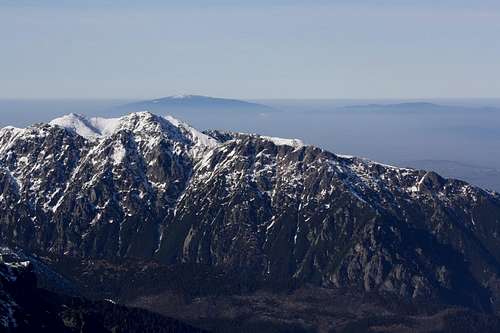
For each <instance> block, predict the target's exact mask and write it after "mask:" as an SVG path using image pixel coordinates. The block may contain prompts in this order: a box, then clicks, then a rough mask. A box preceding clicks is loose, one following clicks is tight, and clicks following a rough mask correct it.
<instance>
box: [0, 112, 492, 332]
mask: <svg viewBox="0 0 500 333" xmlns="http://www.w3.org/2000/svg"><path fill="white" fill-rule="evenodd" d="M0 239H1V241H2V244H7V245H11V246H19V247H22V248H24V249H25V250H27V251H30V252H35V253H40V254H44V255H46V256H47V257H53V258H65V257H75V258H81V259H83V260H96V259H99V260H103V261H104V262H114V263H116V262H120V261H122V260H142V261H146V262H156V263H157V264H159V265H165V266H167V267H171V269H173V271H172V272H170V273H168V272H167V273H168V274H167V273H165V274H167V275H166V276H170V277H172V276H176V279H175V280H176V281H177V280H189V279H193V280H190V281H193V283H192V285H193V288H195V286H197V285H198V284H199V283H201V282H200V281H208V280H210V281H215V282H217V281H219V282H220V283H221V284H226V285H227V284H228V283H229V281H232V282H231V283H234V289H231V288H229V289H231V290H233V291H234V290H236V291H237V292H238V293H241V292H242V291H252V292H254V291H258V290H263V289H266V288H273V289H274V290H287V289H288V288H292V289H295V288H301V287H305V286H312V287H314V288H326V290H348V291H359V292H360V293H361V294H363V293H370V294H374V295H379V296H380V297H389V298H393V299H395V300H398V302H399V301H404V302H407V303H409V304H420V303H421V302H432V303H434V304H439V305H440V306H460V307H466V308H468V309H474V310H475V311H479V312H483V313H489V314H493V313H499V312H500V278H499V274H500V264H499V263H500V196H499V195H498V194H496V193H493V192H488V191H485V190H482V189H480V188H477V187H475V186H472V185H469V184H467V183H465V182H462V181H457V180H453V179H445V178H442V177H441V176H439V175H438V174H436V173H434V172H426V171H419V170H413V169H405V168H397V167H392V166H388V165H383V164H379V163H375V162H371V161H367V160H364V159H359V158H356V157H350V156H340V155H335V154H333V153H330V152H328V151H325V150H322V149H319V148H316V147H314V146H307V145H304V144H303V143H302V142H301V141H300V140H290V139H281V138H274V137H266V136H259V135H249V134H240V133H224V132H217V131H211V132H206V133H201V132H199V131H197V130H196V129H194V128H192V127H190V126H189V125H187V124H185V123H183V122H181V121H179V120H177V119H175V118H172V117H160V116H156V115H154V114H152V113H149V112H140V113H133V114H130V115H128V116H125V117H122V118H119V119H111V120H110V119H104V118H91V119H85V118H82V117H80V116H76V115H69V116H66V117H63V118H60V119H56V120H54V121H52V122H51V123H50V124H41V125H36V126H33V127H29V128H26V129H17V128H4V129H2V130H1V132H0ZM79 260H80V259H79ZM79 265H80V264H77V265H76V267H81V266H79ZM56 266H57V265H56ZM69 266H71V267H73V268H71V269H70V268H68V267H69ZM69 266H68V265H66V264H64V265H60V269H61V270H65V271H66V272H67V274H68V275H69V276H73V277H79V276H82V275H83V276H88V275H89V274H94V273H95V274H97V273H96V272H94V273H89V272H92V270H93V269H94V268H93V267H94V266H93V265H90V266H88V267H87V268H86V269H85V271H86V272H87V273H86V274H82V271H81V270H80V268H74V267H75V266H74V265H73V264H71V265H69ZM61 267H62V268H61ZM101 267H103V268H102V271H100V272H99V273H98V275H99V276H105V274H104V273H103V272H106V271H107V270H108V269H111V270H114V269H117V272H121V270H120V269H118V268H116V266H113V265H111V266H107V265H103V266H101ZM106 267H107V268H106ZM125 267H129V268H128V269H129V270H134V268H133V267H134V265H128V266H127V265H125ZM172 267H174V268H175V267H184V269H185V267H190V268H189V269H187V270H184V271H183V270H176V269H174V268H172ZM202 268H203V269H202ZM126 270H127V269H126ZM129 270H127V272H128V273H130V274H134V271H132V272H131V271H129ZM137 270H139V271H140V270H141V269H140V268H137ZM68 272H69V273H68ZM200 272H205V273H203V274H204V275H201V276H199V275H198V274H201V273H200ZM128 273H127V274H128ZM120 274H121V273H120ZM111 275H112V276H115V277H116V276H117V275H119V274H118V273H117V274H111ZM188 276H189V279H188V278H187V277H188ZM194 277H200V279H199V280H197V279H196V278H194ZM78 279H81V278H78ZM211 279H214V280H211ZM134 281H142V280H141V279H137V280H134ZM161 281H163V280H161ZM196 281H198V282H196ZM81 283H82V285H85V283H84V282H81ZM87 285H88V284H87ZM166 288H167V287H166ZM169 288H170V287H169ZM210 288H211V287H210V286H207V289H210ZM167 289H168V288H167ZM174 289H175V288H174ZM156 292H157V293H159V292H160V291H158V290H156ZM231 292H232V291H227V290H226V291H222V293H223V294H224V295H228V293H229V294H231ZM135 297H136V298H135V302H137V304H139V305H141V306H143V307H150V308H151V306H152V304H155V307H160V305H158V300H156V301H153V300H151V299H149V300H148V301H147V302H145V301H144V299H143V298H141V296H140V295H135ZM128 301H129V302H132V303H133V302H134V301H133V300H131V299H128ZM226 301H227V302H233V301H235V300H227V299H225V302H226ZM235 302H236V301H235ZM319 302H320V301H319ZM160 303H161V302H160ZM162 304H163V305H162V306H164V307H165V309H167V310H165V311H172V308H168V307H167V306H166V305H165V304H164V303H162ZM235 306H236V307H238V306H237V305H235ZM168 309H170V310H168ZM193 311H195V310H193ZM196 311H200V309H199V308H197V310H196ZM196 311H195V312H196ZM332 311H334V310H332ZM334 312H335V311H334ZM196 313H198V314H199V312H196ZM176 315H180V314H179V313H177V314H176ZM191 320H193V318H192V317H191ZM213 320H215V319H213ZM344 324H345V323H344ZM207 327H208V326H207ZM209 328H211V327H209Z"/></svg>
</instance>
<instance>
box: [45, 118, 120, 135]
mask: <svg viewBox="0 0 500 333" xmlns="http://www.w3.org/2000/svg"><path fill="white" fill-rule="evenodd" d="M119 122H120V119H119V118H109V119H107V118H100V117H92V118H86V117H84V116H82V115H79V114H75V113H70V114H68V115H65V116H62V117H59V118H56V119H54V120H52V121H51V122H50V123H49V124H51V125H57V126H60V127H64V128H66V129H69V130H72V131H74V132H76V133H77V134H79V135H81V136H83V137H85V138H96V137H100V136H107V135H110V134H112V133H113V132H114V131H115V129H116V128H117V127H118V125H119Z"/></svg>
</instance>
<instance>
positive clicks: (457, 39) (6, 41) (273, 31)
mask: <svg viewBox="0 0 500 333" xmlns="http://www.w3.org/2000/svg"><path fill="white" fill-rule="evenodd" d="M76 2H78V5H75V3H76ZM176 93H193V94H204V95H215V96H222V97H237V98H419V97H500V1H498V0H491V1H488V0H467V1H465V0H445V1H439V0H420V1H404V0H400V1H395V0H393V1H390V0H389V1H361V0H357V1H356V0H354V1H353V0H350V1H347V0H345V1H344V0H339V1H335V0H330V1H311V0H310V1H298V0H290V1H285V0H281V1H280V0H252V1H249V0H247V1H237V0H236V1H222V0H221V1H211V0H198V1H186V0H184V1H144V0H143V1H97V0H92V1H69V0H67V1H55V0H48V1H42V0H38V1H23V0H7V1H6V0H0V98H54V97H56V98H57V97H65V98H66V97H68V98H69V97H75V98H151V97H159V96H166V95H171V94H176Z"/></svg>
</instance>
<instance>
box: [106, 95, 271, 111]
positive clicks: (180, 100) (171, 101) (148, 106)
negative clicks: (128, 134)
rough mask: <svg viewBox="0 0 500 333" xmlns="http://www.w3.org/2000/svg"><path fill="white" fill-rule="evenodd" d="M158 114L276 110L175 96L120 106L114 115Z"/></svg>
mask: <svg viewBox="0 0 500 333" xmlns="http://www.w3.org/2000/svg"><path fill="white" fill-rule="evenodd" d="M144 110H147V111H151V112H156V113H165V112H167V113H174V114H176V113H179V112H182V113H186V112H187V113H191V112H196V113H199V112H207V111H210V112H247V113H248V112H256V113H267V112H272V111H276V110H275V109H273V108H271V107H269V106H267V105H263V104H258V103H252V102H246V101H242V100H237V99H228V98H216V97H209V96H200V95H173V96H168V97H163V98H158V99H152V100H144V101H139V102H133V103H129V104H125V105H121V106H118V107H116V108H114V109H113V110H112V112H114V113H128V112H138V111H144Z"/></svg>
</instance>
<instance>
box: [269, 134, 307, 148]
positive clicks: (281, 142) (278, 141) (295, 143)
mask: <svg viewBox="0 0 500 333" xmlns="http://www.w3.org/2000/svg"><path fill="white" fill-rule="evenodd" d="M260 137H261V138H262V139H264V140H268V141H271V142H272V143H274V144H275V145H277V146H292V147H295V148H299V147H303V146H305V144H304V142H302V140H299V139H284V138H277V137H273V136H260Z"/></svg>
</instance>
